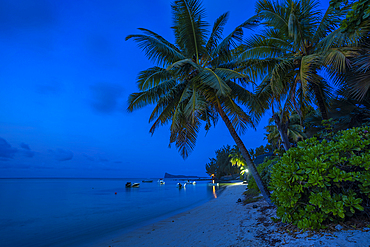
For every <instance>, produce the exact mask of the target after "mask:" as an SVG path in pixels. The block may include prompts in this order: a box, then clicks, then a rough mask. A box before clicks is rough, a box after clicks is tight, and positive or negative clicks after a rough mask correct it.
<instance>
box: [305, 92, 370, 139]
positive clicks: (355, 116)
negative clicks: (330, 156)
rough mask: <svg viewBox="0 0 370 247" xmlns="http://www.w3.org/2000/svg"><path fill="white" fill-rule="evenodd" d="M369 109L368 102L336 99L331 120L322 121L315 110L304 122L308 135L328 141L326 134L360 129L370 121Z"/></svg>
mask: <svg viewBox="0 0 370 247" xmlns="http://www.w3.org/2000/svg"><path fill="white" fill-rule="evenodd" d="M369 107H370V103H369V101H368V100H364V101H362V102H360V101H357V100H354V99H350V98H347V99H345V98H343V99H339V98H338V99H335V100H333V102H332V105H331V108H330V110H329V116H330V119H328V120H324V121H321V117H320V114H319V112H318V111H315V110H313V111H312V112H311V113H310V114H309V115H308V116H307V118H306V119H305V121H304V125H305V132H306V135H307V136H308V137H313V136H316V137H317V138H318V139H326V136H325V133H328V132H338V131H340V130H345V129H348V128H352V127H360V126H361V125H363V124H365V123H367V122H369V121H370V111H369V110H368V109H369ZM323 134H324V136H323Z"/></svg>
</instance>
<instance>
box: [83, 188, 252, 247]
mask: <svg viewBox="0 0 370 247" xmlns="http://www.w3.org/2000/svg"><path fill="white" fill-rule="evenodd" d="M245 189H246V185H245V184H244V185H243V184H242V182H240V183H238V184H232V185H227V186H226V188H225V189H223V190H222V192H221V194H220V195H218V197H217V198H215V199H212V200H210V201H208V202H206V203H203V204H201V205H199V206H197V207H195V208H192V209H189V210H187V211H185V212H182V213H179V214H176V215H174V216H171V217H169V218H166V219H163V220H161V221H157V222H154V223H151V224H149V225H146V226H143V227H140V228H137V229H134V230H132V231H130V232H126V233H123V234H122V233H121V234H116V235H115V236H110V237H107V238H104V239H101V241H98V242H95V243H89V246H96V247H100V246H106V247H108V246H111V247H119V246H129V245H130V246H159V245H165V246H182V245H183V246H194V243H193V239H194V238H196V239H197V243H196V246H210V245H208V244H209V243H207V242H209V240H210V239H211V238H213V239H214V241H212V242H216V239H217V238H216V236H217V235H218V237H219V238H220V239H221V238H222V239H224V238H225V237H224V236H221V235H220V234H219V232H218V231H219V230H220V229H222V228H224V226H225V225H228V224H230V226H234V227H236V225H235V224H234V221H235V220H236V218H234V217H233V218H229V219H228V220H227V222H225V224H221V221H222V220H223V219H224V218H225V216H226V215H227V214H230V213H232V211H233V210H237V211H239V212H240V207H243V205H241V204H240V203H236V202H237V200H238V198H242V193H243V192H244V191H245ZM230 201H232V203H230ZM220 209H222V210H221V211H222V212H221V211H220ZM207 225H208V226H207ZM215 228H219V229H218V230H217V231H215ZM212 231H214V232H215V234H212ZM229 231H230V230H229ZM203 232H204V233H203ZM190 233H191V236H189V235H190ZM213 235H214V236H213ZM229 238H230V240H231V239H233V237H231V235H229ZM202 241H203V244H202ZM86 246H87V245H86ZM212 246H217V245H212ZM220 246H224V245H220Z"/></svg>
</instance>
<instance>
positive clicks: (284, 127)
mask: <svg viewBox="0 0 370 247" xmlns="http://www.w3.org/2000/svg"><path fill="white" fill-rule="evenodd" d="M272 118H273V119H274V121H275V124H276V127H277V129H278V131H279V134H280V138H281V141H282V142H283V146H284V149H285V151H288V150H289V148H290V142H289V138H288V124H289V122H287V123H282V118H280V117H279V115H278V114H277V113H276V114H274V115H272ZM288 121H289V120H288Z"/></svg>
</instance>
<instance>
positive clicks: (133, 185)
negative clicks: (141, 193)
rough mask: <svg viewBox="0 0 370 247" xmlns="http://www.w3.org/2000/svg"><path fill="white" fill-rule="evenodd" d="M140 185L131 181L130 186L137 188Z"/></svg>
mask: <svg viewBox="0 0 370 247" xmlns="http://www.w3.org/2000/svg"><path fill="white" fill-rule="evenodd" d="M139 187H140V184H139V183H133V184H132V188H139Z"/></svg>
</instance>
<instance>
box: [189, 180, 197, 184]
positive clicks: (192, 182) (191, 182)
mask: <svg viewBox="0 0 370 247" xmlns="http://www.w3.org/2000/svg"><path fill="white" fill-rule="evenodd" d="M196 183H197V182H195V181H189V180H188V181H187V182H186V184H196Z"/></svg>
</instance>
